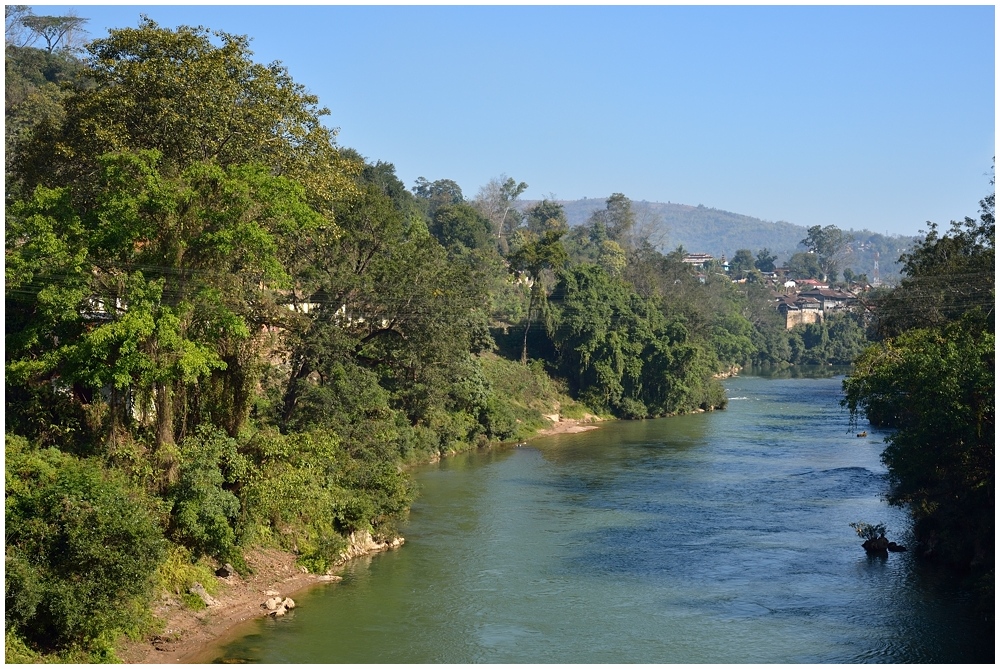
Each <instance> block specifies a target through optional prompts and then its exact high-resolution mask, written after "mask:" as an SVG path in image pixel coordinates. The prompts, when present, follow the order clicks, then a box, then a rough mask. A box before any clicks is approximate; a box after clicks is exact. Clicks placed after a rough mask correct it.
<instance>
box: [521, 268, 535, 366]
mask: <svg viewBox="0 0 1000 669" xmlns="http://www.w3.org/2000/svg"><path fill="white" fill-rule="evenodd" d="M534 302H535V287H534V286H532V287H531V292H530V293H529V294H528V317H527V318H526V319H525V321H524V343H523V344H522V346H521V364H522V365H527V364H528V329H529V328H530V327H531V307H532V305H533V304H534Z"/></svg>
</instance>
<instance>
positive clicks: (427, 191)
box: [413, 177, 465, 218]
mask: <svg viewBox="0 0 1000 669" xmlns="http://www.w3.org/2000/svg"><path fill="white" fill-rule="evenodd" d="M413 194H414V195H415V196H416V197H417V198H418V199H419V200H420V201H421V202H423V203H424V206H425V208H426V213H427V216H428V217H429V218H433V217H434V214H435V212H437V210H438V209H439V208H440V207H442V206H444V205H449V204H450V205H454V204H462V203H463V202H465V198H464V197H463V196H462V189H461V188H460V187H459V185H458V184H457V183H455V182H454V181H452V180H451V179H438V180H437V181H433V182H432V181H428V180H427V179H425V178H424V177H418V178H417V181H416V183H415V184H414V186H413Z"/></svg>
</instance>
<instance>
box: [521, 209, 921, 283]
mask: <svg viewBox="0 0 1000 669" xmlns="http://www.w3.org/2000/svg"><path fill="white" fill-rule="evenodd" d="M558 202H559V204H561V205H562V206H563V209H564V210H565V211H566V218H567V220H568V221H569V224H570V226H573V227H576V226H578V225H583V224H585V223H586V222H587V220H588V219H589V218H590V216H591V214H593V213H594V212H595V211H597V210H599V209H603V208H604V207H605V200H604V199H600V198H583V199H580V200H559V201H558ZM537 203H538V200H521V201H519V204H520V205H521V206H520V208H521V209H522V210H526V209H527V208H529V207H531V206H533V205H534V204H537ZM632 209H633V211H634V212H635V215H636V225H637V226H638V227H640V228H643V227H644V228H646V229H647V230H649V231H650V232H649V238H650V241H651V242H652V243H653V244H654V245H655V246H656V247H657V248H659V249H660V250H661V251H663V252H668V251H672V250H674V249H676V248H677V247H678V246H683V247H684V249H685V250H686V251H687V252H689V253H710V254H712V255H714V256H716V257H721V256H723V255H725V256H726V257H727V258H732V257H733V255H734V254H735V253H736V251H737V250H738V249H750V250H751V251H753V252H754V253H756V252H757V251H758V250H760V249H765V248H766V249H769V250H770V251H771V253H772V254H773V255H776V256H778V261H777V262H778V263H779V264H781V263H783V262H785V261H786V260H788V258H790V257H791V256H792V254H794V253H797V252H799V251H802V250H804V248H803V247H802V245H800V244H799V241H800V240H802V239H804V238H805V237H806V235H807V232H808V230H807V228H806V226H803V225H796V224H794V223H789V222H787V221H765V220H762V219H759V218H754V217H753V216H746V215H744V214H736V213H733V212H729V211H723V210H721V209H714V208H711V207H706V206H704V205H698V206H692V205H687V204H678V203H674V202H647V201H645V200H641V201H633V202H632ZM844 230H845V232H848V233H849V234H851V235H852V236H853V238H854V241H853V242H852V243H851V245H850V248H849V252H848V258H847V259H846V261H845V264H844V267H850V268H851V269H852V270H853V271H854V272H855V273H858V274H861V273H865V274H867V275H868V276H869V278H873V277H874V269H875V259H876V253H878V254H879V270H880V278H881V279H882V281H885V282H893V281H894V280H895V279H896V278H898V276H899V265H898V262H897V261H898V260H899V256H900V255H901V254H902V253H904V252H906V251H908V250H909V249H910V248H911V247H912V246H913V242H914V240H915V239H916V238H915V237H908V236H902V235H892V236H886V235H882V234H879V233H873V232H871V231H870V230H853V229H849V228H844Z"/></svg>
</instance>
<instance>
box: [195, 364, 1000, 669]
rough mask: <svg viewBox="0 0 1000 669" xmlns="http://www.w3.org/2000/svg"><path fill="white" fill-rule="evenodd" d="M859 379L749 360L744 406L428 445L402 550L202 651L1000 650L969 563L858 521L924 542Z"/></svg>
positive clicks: (475, 658)
mask: <svg viewBox="0 0 1000 669" xmlns="http://www.w3.org/2000/svg"><path fill="white" fill-rule="evenodd" d="M841 380H842V377H838V376H827V377H826V378H807V377H805V378H803V377H800V378H791V377H788V376H786V377H785V378H778V377H772V378H766V377H763V376H749V375H741V376H738V377H735V378H732V379H728V380H727V381H726V387H727V395H728V397H729V398H730V401H729V408H728V409H727V410H726V411H720V412H714V413H706V414H699V415H692V416H681V417H676V418H667V419H661V420H649V421H631V422H615V423H609V424H607V425H605V426H604V427H602V428H601V429H599V430H593V431H590V432H585V433H581V434H573V435H559V436H553V437H545V438H538V439H536V440H533V441H531V442H530V443H529V444H528V445H526V446H523V447H520V448H503V449H495V450H492V451H489V452H482V453H471V454H467V455H461V456H458V457H453V458H448V459H446V460H443V461H442V462H440V463H437V464H435V465H430V466H426V467H423V468H421V469H420V470H419V471H418V472H417V475H416V476H417V481H418V483H419V485H420V489H421V493H420V497H419V499H418V501H417V502H416V503H415V504H414V506H413V509H412V512H411V516H410V520H409V521H408V523H407V525H406V527H405V528H404V534H405V536H406V544H405V545H404V546H403V547H402V548H401V549H400V550H397V551H394V552H391V553H385V554H381V555H377V556H374V557H372V558H367V559H363V560H359V561H355V562H353V563H351V564H350V565H349V566H348V567H347V569H346V571H345V572H344V580H343V581H342V582H340V583H337V584H329V585H322V586H317V587H316V588H313V589H311V590H309V591H306V592H304V593H301V595H300V596H298V597H297V598H296V600H297V602H298V604H299V606H298V608H296V609H295V610H294V611H293V612H292V613H291V614H290V615H288V616H286V617H284V618H281V619H262V620H255V621H253V622H251V623H247V624H245V625H244V626H242V627H241V628H239V629H238V630H237V632H236V634H235V635H231V636H230V637H229V638H228V639H227V640H226V641H224V642H220V643H219V644H218V645H216V646H215V647H213V648H209V649H207V650H206V653H205V654H204V655H203V656H202V657H201V658H199V659H200V661H251V662H266V663H281V662H293V663H333V662H351V663H418V662H419V663H431V662H434V663H556V662H558V663H609V662H614V663H705V662H712V663H738V662H751V663H779V662H780V663H862V662H879V663H900V662H947V663H956V662H992V661H993V628H992V626H984V625H983V624H982V623H980V622H977V621H976V620H974V619H972V618H971V616H970V615H969V613H968V611H969V608H970V607H969V601H970V599H969V597H968V595H966V594H964V593H963V592H962V590H961V589H960V588H959V587H958V586H957V584H955V583H954V582H952V581H951V580H950V579H948V578H946V577H943V576H940V575H936V574H935V573H934V572H932V571H929V570H927V569H925V568H923V567H922V566H921V565H920V564H919V563H918V562H917V561H915V560H914V557H913V554H912V552H906V553H892V554H890V555H889V556H888V557H887V558H886V557H869V556H867V555H866V554H865V552H864V551H863V550H862V548H861V545H860V544H861V540H860V539H859V538H858V537H857V536H856V535H855V533H854V531H853V530H852V529H851V528H850V527H849V523H851V522H854V521H865V522H869V523H879V522H882V523H885V524H886V525H887V526H888V528H889V533H888V536H889V538H890V539H891V540H894V541H897V542H898V543H901V544H904V545H906V544H909V543H910V542H911V537H910V536H909V534H908V526H909V523H908V520H907V515H906V513H905V512H904V511H903V510H901V509H896V508H893V507H889V506H888V505H886V504H885V502H884V501H882V499H881V495H882V494H883V493H884V492H885V491H886V483H885V478H884V474H885V469H884V467H883V466H882V464H881V463H880V461H879V453H880V452H881V450H882V436H883V435H880V434H878V433H876V432H874V431H873V430H871V429H870V428H869V429H868V436H867V437H864V438H859V437H857V436H856V432H857V431H859V430H861V429H864V428H863V427H859V428H857V429H853V430H852V429H851V426H850V425H849V422H848V417H847V415H846V413H845V412H844V410H842V409H841V408H840V406H839V403H838V402H839V398H840V383H841ZM865 427H867V426H865Z"/></svg>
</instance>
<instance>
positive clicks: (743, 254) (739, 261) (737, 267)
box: [729, 249, 754, 279]
mask: <svg viewBox="0 0 1000 669" xmlns="http://www.w3.org/2000/svg"><path fill="white" fill-rule="evenodd" d="M753 268H754V258H753V252H752V251H751V250H750V249H739V250H737V251H736V255H734V256H733V259H732V260H730V261H729V271H730V272H731V273H732V275H733V276H734V277H735V278H737V279H742V278H743V277H745V276H746V274H747V272H748V271H750V270H751V269H753Z"/></svg>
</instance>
